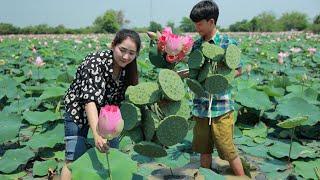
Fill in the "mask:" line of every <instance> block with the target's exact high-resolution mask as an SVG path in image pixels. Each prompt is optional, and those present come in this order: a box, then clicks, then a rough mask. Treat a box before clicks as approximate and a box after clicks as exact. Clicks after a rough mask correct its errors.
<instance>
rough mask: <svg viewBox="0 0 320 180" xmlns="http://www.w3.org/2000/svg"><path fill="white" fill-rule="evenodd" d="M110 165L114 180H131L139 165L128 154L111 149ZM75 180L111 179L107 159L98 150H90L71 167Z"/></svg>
mask: <svg viewBox="0 0 320 180" xmlns="http://www.w3.org/2000/svg"><path fill="white" fill-rule="evenodd" d="M108 156H109V164H110V166H111V176H112V179H131V178H132V176H133V173H136V172H137V163H136V162H134V161H133V160H131V158H130V156H129V155H128V154H124V153H122V152H120V151H119V150H116V149H113V148H111V149H109V154H108ZM70 169H71V171H72V178H73V179H107V178H108V177H109V173H108V172H109V171H108V163H107V157H106V154H105V153H100V152H99V151H98V150H97V149H96V148H91V149H89V150H88V151H87V152H86V153H85V154H83V155H82V156H81V157H80V158H79V159H77V160H76V161H75V162H73V163H72V164H71V165H70Z"/></svg>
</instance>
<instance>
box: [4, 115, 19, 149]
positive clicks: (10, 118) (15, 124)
mask: <svg viewBox="0 0 320 180" xmlns="http://www.w3.org/2000/svg"><path fill="white" fill-rule="evenodd" d="M20 126H21V118H20V117H19V116H18V115H14V114H7V113H3V112H0V131H1V136H0V144H2V143H4V142H7V141H9V140H12V139H14V138H15V137H16V136H17V135H18V134H19V129H20Z"/></svg>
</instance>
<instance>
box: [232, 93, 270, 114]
mask: <svg viewBox="0 0 320 180" xmlns="http://www.w3.org/2000/svg"><path fill="white" fill-rule="evenodd" d="M235 100H236V101H237V102H240V103H241V104H242V105H243V106H246V107H250V108H254V109H257V110H268V109H271V108H272V103H271V102H270V100H269V97H268V96H267V95H266V94H265V93H264V92H262V91H257V90H255V89H252V88H250V89H242V90H240V91H239V92H238V94H237V96H236V98H235Z"/></svg>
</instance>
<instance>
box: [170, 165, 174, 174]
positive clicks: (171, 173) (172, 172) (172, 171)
mask: <svg viewBox="0 0 320 180" xmlns="http://www.w3.org/2000/svg"><path fill="white" fill-rule="evenodd" d="M170 171H171V176H173V171H172V168H171V167H170Z"/></svg>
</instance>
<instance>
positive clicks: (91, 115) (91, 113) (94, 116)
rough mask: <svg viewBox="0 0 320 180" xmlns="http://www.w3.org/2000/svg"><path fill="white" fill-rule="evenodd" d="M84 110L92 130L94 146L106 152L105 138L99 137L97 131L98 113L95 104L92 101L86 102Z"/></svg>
mask: <svg viewBox="0 0 320 180" xmlns="http://www.w3.org/2000/svg"><path fill="white" fill-rule="evenodd" d="M85 111H86V113H87V117H88V121H89V125H90V128H91V130H92V134H93V138H94V142H95V146H96V147H97V149H98V150H99V151H100V152H106V151H107V150H108V146H107V140H106V139H104V138H103V137H101V136H100V135H99V134H98V132H97V125H98V119H99V115H98V110H97V106H96V104H95V103H94V102H89V103H87V104H86V105H85Z"/></svg>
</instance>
